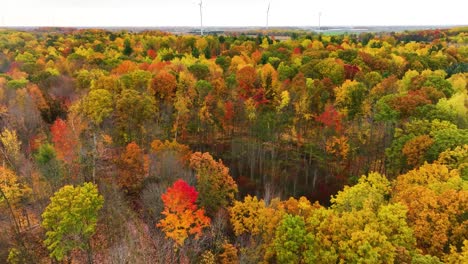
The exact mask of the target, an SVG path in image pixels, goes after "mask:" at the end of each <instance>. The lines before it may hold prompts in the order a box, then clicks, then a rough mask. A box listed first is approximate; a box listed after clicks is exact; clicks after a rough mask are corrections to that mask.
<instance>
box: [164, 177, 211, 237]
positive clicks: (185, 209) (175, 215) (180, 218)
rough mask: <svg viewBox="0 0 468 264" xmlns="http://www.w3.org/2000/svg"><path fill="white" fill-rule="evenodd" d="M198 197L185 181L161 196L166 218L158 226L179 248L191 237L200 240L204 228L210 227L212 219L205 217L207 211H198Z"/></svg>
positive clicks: (168, 189)
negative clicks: (193, 236) (196, 202)
mask: <svg viewBox="0 0 468 264" xmlns="http://www.w3.org/2000/svg"><path fill="white" fill-rule="evenodd" d="M197 197H198V192H197V191H196V190H195V188H194V187H192V186H190V185H188V184H187V183H186V182H185V181H183V180H177V181H176V182H175V183H174V185H173V186H172V187H169V188H167V191H166V193H164V194H163V195H162V196H161V198H162V200H163V203H164V211H163V212H162V214H163V215H165V216H166V217H165V218H164V219H162V220H161V221H160V222H159V223H158V224H157V225H156V226H157V227H160V228H161V229H162V230H163V231H164V232H165V233H166V236H167V237H168V238H171V239H173V240H174V241H175V242H176V244H177V245H178V246H182V245H183V244H184V241H185V239H187V238H188V237H189V236H190V235H195V238H198V237H199V236H200V235H201V233H202V230H203V228H205V227H208V226H209V225H210V218H208V217H207V216H205V211H204V210H203V209H198V208H197V205H196V204H195V201H196V200H197Z"/></svg>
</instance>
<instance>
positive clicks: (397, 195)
mask: <svg viewBox="0 0 468 264" xmlns="http://www.w3.org/2000/svg"><path fill="white" fill-rule="evenodd" d="M392 199H393V201H395V202H401V203H403V204H405V205H406V206H407V207H408V209H409V211H408V223H409V225H410V226H411V227H412V228H413V230H414V235H415V237H416V239H417V244H418V247H419V248H420V249H421V250H423V252H424V253H429V254H431V255H435V256H439V257H440V256H442V255H443V254H444V252H445V253H448V252H447V249H448V248H449V246H455V247H457V248H460V247H461V243H462V242H463V239H464V238H466V237H467V236H468V231H467V230H466V226H467V225H468V220H467V219H466V217H463V215H464V214H466V212H467V210H468V190H467V187H466V183H465V182H464V181H463V180H462V179H461V177H460V175H459V173H458V170H450V169H449V168H447V166H445V165H441V164H424V165H423V166H421V167H420V168H418V169H415V170H412V171H409V172H408V173H406V174H403V175H400V176H398V178H397V179H396V182H395V187H394V191H393V197H392Z"/></svg>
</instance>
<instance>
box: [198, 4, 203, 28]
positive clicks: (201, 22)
mask: <svg viewBox="0 0 468 264" xmlns="http://www.w3.org/2000/svg"><path fill="white" fill-rule="evenodd" d="M198 5H199V6H200V35H201V36H203V12H202V8H203V0H200V3H199V4H198Z"/></svg>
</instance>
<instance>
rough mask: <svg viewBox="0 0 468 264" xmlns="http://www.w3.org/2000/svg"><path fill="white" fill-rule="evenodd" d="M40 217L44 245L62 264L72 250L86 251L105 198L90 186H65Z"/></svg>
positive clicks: (90, 184) (94, 187)
mask: <svg viewBox="0 0 468 264" xmlns="http://www.w3.org/2000/svg"><path fill="white" fill-rule="evenodd" d="M50 200H51V202H50V204H49V205H48V206H47V208H46V209H45V211H44V213H43V214H42V218H43V221H42V223H41V225H42V227H44V229H45V230H46V237H47V238H46V240H45V241H44V243H45V245H46V246H47V249H49V251H50V256H51V257H53V258H55V259H57V260H58V261H61V260H62V259H63V258H64V257H65V256H66V255H68V254H69V253H70V252H71V251H72V250H73V249H87V250H89V248H88V245H89V239H90V238H91V236H92V235H93V234H94V232H95V228H96V223H97V219H98V213H99V210H100V209H101V208H102V206H103V204H104V198H103V197H102V196H101V195H100V194H99V193H98V189H97V186H96V185H94V184H93V183H84V184H83V185H82V186H77V187H73V186H71V185H66V186H64V187H62V188H61V189H60V190H59V191H57V192H56V193H55V194H54V196H53V197H52V198H51V199H50Z"/></svg>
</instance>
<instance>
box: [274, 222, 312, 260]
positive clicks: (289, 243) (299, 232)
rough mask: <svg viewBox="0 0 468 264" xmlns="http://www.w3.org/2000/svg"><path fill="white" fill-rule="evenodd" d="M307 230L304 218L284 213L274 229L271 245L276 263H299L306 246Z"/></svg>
mask: <svg viewBox="0 0 468 264" xmlns="http://www.w3.org/2000/svg"><path fill="white" fill-rule="evenodd" d="M306 239H307V231H306V227H305V222H304V219H302V217H300V216H295V215H290V214H286V215H284V217H283V220H282V221H281V222H280V224H279V226H278V228H277V229H276V234H275V239H274V241H273V247H274V250H275V253H276V259H277V261H278V263H291V264H293V263H301V262H303V257H302V255H303V254H304V252H305V248H306V244H307V243H306Z"/></svg>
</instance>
